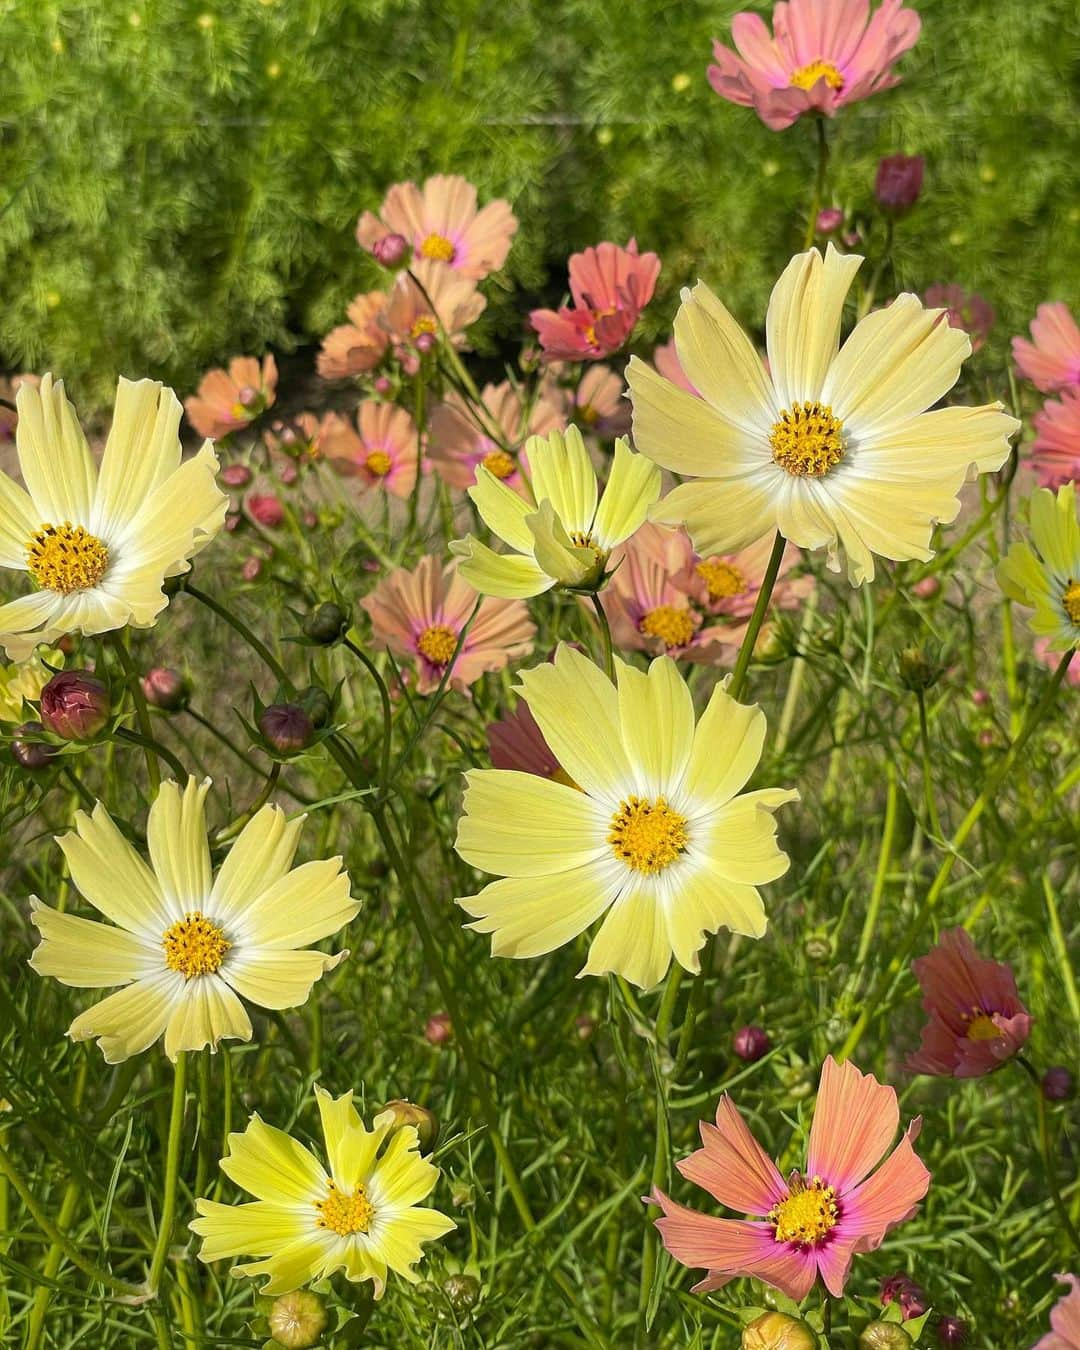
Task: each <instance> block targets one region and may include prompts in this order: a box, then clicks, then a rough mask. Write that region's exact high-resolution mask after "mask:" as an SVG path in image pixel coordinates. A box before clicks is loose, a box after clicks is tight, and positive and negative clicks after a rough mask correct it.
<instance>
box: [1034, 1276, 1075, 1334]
mask: <svg viewBox="0 0 1080 1350" xmlns="http://www.w3.org/2000/svg"><path fill="white" fill-rule="evenodd" d="M1057 1278H1058V1279H1059V1280H1061V1281H1063V1282H1064V1283H1065V1284H1067V1285H1068V1286H1069V1292H1068V1293H1067V1294H1063V1295H1062V1297H1061V1298H1059V1299H1058V1301H1057V1303H1056V1304H1055V1305H1054V1307H1053V1308H1052V1309H1051V1311H1050V1326H1051V1328H1052V1330H1051V1331H1048V1332H1047V1333H1046V1335H1045V1336H1043V1337H1041V1339H1040V1340H1038V1341H1037V1342H1036V1343H1035V1344H1034V1345H1033V1346H1032V1347H1031V1350H1080V1280H1078V1279H1077V1278H1076V1276H1075V1275H1058V1276H1057Z"/></svg>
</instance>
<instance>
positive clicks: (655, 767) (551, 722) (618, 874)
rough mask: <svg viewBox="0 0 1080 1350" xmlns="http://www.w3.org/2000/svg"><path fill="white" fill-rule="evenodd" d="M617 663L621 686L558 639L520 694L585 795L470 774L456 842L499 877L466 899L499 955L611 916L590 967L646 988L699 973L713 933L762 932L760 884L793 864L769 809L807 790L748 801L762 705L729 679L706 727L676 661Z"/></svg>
mask: <svg viewBox="0 0 1080 1350" xmlns="http://www.w3.org/2000/svg"><path fill="white" fill-rule="evenodd" d="M615 667H616V671H617V675H618V684H617V686H616V685H614V684H612V682H611V681H610V680H609V679H608V678H607V677H606V676H605V675H604V674H603V673H602V672H601V671H600V670H599V669H598V668H597V667H596V666H595V665H593V663H592V662H591V661H590V660H589V659H588V657H586V656H583V655H582V654H581V653H580V652H577V651H575V650H574V649H573V648H572V647H568V646H567V645H566V644H565V643H561V644H560V645H559V648H558V650H557V652H556V655H555V659H554V661H553V662H550V663H545V664H543V665H540V666H537V667H536V668H535V669H533V670H527V671H524V672H522V675H521V686H520V689H521V696H522V697H523V698H524V700H525V702H526V703H527V704H528V706H529V711H530V712H531V713H532V715H533V717H534V718H535V720H536V724H537V726H538V727H539V728H540V731H541V734H542V735H543V737H544V740H545V742H546V743H547V745H548V746H549V748H550V749H551V751H552V752H553V753H554V755H555V757H556V758H557V760H558V762H559V764H560V766H561V768H562V769H563V771H564V772H565V773H566V774H568V775H569V777H570V779H571V780H572V782H573V783H574V784H576V785H577V786H576V787H569V786H566V785H565V784H564V783H562V782H554V781H546V780H545V779H543V778H540V777H537V776H535V775H533V774H529V773H520V772H513V771H508V770H502V769H472V770H470V771H469V772H468V773H467V774H466V775H465V779H466V783H467V791H466V794H465V814H464V815H463V816H462V818H461V820H460V822H459V824H458V836H457V842H456V845H455V846H456V848H457V851H458V853H459V854H460V855H461V857H462V858H464V859H465V861H466V862H467V863H469V864H470V865H471V866H473V867H476V868H478V869H480V870H482V871H485V872H491V873H493V874H494V875H496V876H498V877H500V878H502V879H501V880H498V881H493V882H491V883H490V884H489V885H487V886H485V887H484V889H483V890H482V891H480V892H479V894H477V895H471V896H465V897H464V898H462V899H459V900H458V904H460V905H461V907H462V908H463V909H464V910H465V911H466V913H468V914H470V915H471V916H472V917H473V919H474V920H475V922H473V923H472V924H470V925H469V927H471V928H474V929H476V931H478V932H481V933H490V934H491V935H492V939H491V951H492V955H493V956H510V957H528V956H539V955H542V954H543V953H545V952H550V951H554V950H555V949H556V948H557V947H561V946H564V945H565V944H566V943H567V942H570V941H571V940H572V939H573V938H575V937H577V936H578V934H580V933H583V932H584V931H585V930H586V929H587V928H589V927H590V926H591V925H592V924H593V923H595V922H596V921H597V920H600V919H602V922H601V924H600V928H599V930H598V931H597V933H596V935H595V937H594V938H593V939H592V943H591V945H590V947H589V955H588V959H587V961H586V963H585V965H584V967H583V968H582V970H581V972H580V974H581V975H602V974H604V973H605V972H607V971H614V972H615V973H616V974H619V975H623V976H624V977H625V978H626V979H628V980H630V981H631V982H632V983H634V984H637V985H640V986H641V987H642V988H646V989H647V988H651V987H652V986H653V985H654V984H656V983H657V982H658V981H659V980H661V979H663V977H664V975H665V973H666V972H667V969H668V967H669V965H670V964H671V959H672V957H673V956H674V958H675V960H676V961H678V962H679V964H680V965H681V966H683V967H684V968H685V969H686V970H689V971H693V972H695V973H696V972H697V970H698V968H699V956H698V953H699V952H700V950H701V948H702V946H703V945H704V943H705V935H706V934H707V933H715V932H716V931H717V929H718V928H720V927H727V928H730V929H731V930H732V931H733V932H737V933H743V934H745V935H747V936H749V937H760V936H761V935H762V934H763V933H764V931H765V925H766V919H765V907H764V904H763V903H762V899H761V895H760V893H759V892H758V889H757V888H758V886H760V885H763V884H764V883H766V882H768V881H774V880H775V879H776V878H777V877H780V876H782V875H783V874H784V872H786V871H787V867H788V859H787V855H786V854H784V853H782V852H781V851H780V850H779V849H778V848H777V846H776V822H775V820H774V819H773V812H774V811H775V810H776V809H777V807H779V806H782V805H783V804H784V803H785V802H790V801H794V800H796V798H797V796H798V794H797V793H796V792H793V791H788V790H786V789H782V788H765V789H761V790H759V791H756V792H747V793H744V792H742V789H743V787H745V785H746V783H747V781H748V779H749V778H750V775H751V774H752V773H753V772H754V769H755V768H756V766H757V763H758V760H759V758H760V756H761V749H762V745H763V743H764V739H765V717H764V714H763V713H762V712H761V711H760V710H759V709H758V708H752V707H745V706H743V705H742V704H740V703H736V702H735V700H734V699H732V698H731V697H730V695H729V694H728V693H727V692H726V690H725V689H724V688H723V687H721V686H719V685H718V686H717V687H716V689H715V690H714V691H713V694H712V697H711V698H710V700H709V704H708V707H707V708H706V710H705V712H704V714H703V715H702V717H701V719H700V720H699V721H698V722H697V724H696V726H695V718H694V706H693V700H692V699H691V696H690V691H689V689H688V688H687V686H686V683H685V681H684V680H683V679H682V677H681V676H680V674H679V672H678V668H677V666H676V665H675V662H674V661H672V660H670V659H669V658H668V657H658V658H657V659H656V660H655V661H653V662H652V664H651V666H650V667H649V672H648V674H645V673H644V672H643V671H640V670H636V669H634V668H633V667H632V666H628V665H626V664H624V663H623V662H622V661H619V660H616V662H615Z"/></svg>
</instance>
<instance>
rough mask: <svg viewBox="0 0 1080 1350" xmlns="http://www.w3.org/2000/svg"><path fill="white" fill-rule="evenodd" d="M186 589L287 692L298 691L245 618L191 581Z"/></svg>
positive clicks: (283, 668)
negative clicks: (240, 639)
mask: <svg viewBox="0 0 1080 1350" xmlns="http://www.w3.org/2000/svg"><path fill="white" fill-rule="evenodd" d="M184 590H185V591H187V593H188V595H190V596H193V597H194V599H196V600H198V601H199V603H200V604H203V605H205V606H206V608H207V609H209V610H211V611H212V612H213V613H214V614H216V615H217V616H218V618H219V619H223V620H224V621H225V623H227V624H228V625H229V627H230V628H231V629H233V631H234V632H235V633H237V634H239V636H240V637H242V638H243V639H244V641H245V642H246V643H247V644H248V646H249V647H250V648H251V650H252V651H253V652H255V654H256V655H257V656H258V657H259V659H260V660H261V661H262V662H263V664H264V665H265V666H267V667H268V668H269V669H270V670H272V671H273V672H274V674H275V675H276V676H277V677H278V680H279V681H280V682H281V684H282V686H283V687H284V689H285V691H286V692H287V693H289V694H292V693H295V692H296V686H295V685H294V684H293V682H292V680H291V679H290V678H289V676H288V675H287V674H286V673H285V667H284V666H283V665H282V664H281V662H280V661H279V660H278V659H277V657H276V656H275V655H274V654H273V652H272V651H271V650H270V648H269V647H267V645H266V644H265V643H264V642H262V641H261V640H260V639H259V638H257V637H256V636H255V634H254V633H253V632H252V631H251V629H250V628H249V627H248V626H247V624H246V623H244V621H243V619H240V618H238V617H237V616H236V615H235V614H234V613H233V612H232V610H230V609H227V608H226V606H225V605H223V604H221V603H220V602H219V601H217V600H215V599H214V597H213V596H212V595H207V593H206V592H205V591H201V590H199V588H198V586H193V585H192V584H191V582H190V581H189V582H187V584H186V585H185V586H184Z"/></svg>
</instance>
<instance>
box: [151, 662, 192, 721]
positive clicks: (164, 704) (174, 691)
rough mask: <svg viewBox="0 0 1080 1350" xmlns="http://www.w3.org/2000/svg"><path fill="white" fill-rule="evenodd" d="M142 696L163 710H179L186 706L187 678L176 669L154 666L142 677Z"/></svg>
mask: <svg viewBox="0 0 1080 1350" xmlns="http://www.w3.org/2000/svg"><path fill="white" fill-rule="evenodd" d="M142 688H143V696H144V698H145V699H146V701H147V703H149V704H150V705H151V706H152V707H154V708H161V709H162V710H163V711H164V712H179V711H180V709H181V708H186V707H187V701H188V696H189V692H190V691H189V689H188V683H187V680H185V679H184V677H183V675H181V674H180V672H179V671H178V670H172V669H170V668H169V667H168V666H155V667H154V668H153V670H148V671H147V672H146V674H145V675H144V676H143V677H142Z"/></svg>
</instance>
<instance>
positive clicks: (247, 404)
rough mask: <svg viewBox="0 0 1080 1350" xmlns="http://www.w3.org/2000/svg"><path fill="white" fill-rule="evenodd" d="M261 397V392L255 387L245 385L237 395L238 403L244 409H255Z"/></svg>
mask: <svg viewBox="0 0 1080 1350" xmlns="http://www.w3.org/2000/svg"><path fill="white" fill-rule="evenodd" d="M260 397H261V396H260V394H259V391H258V390H257V389H256V388H255V387H254V385H250V384H245V385H244V387H243V388H242V389H241V390H240V392H239V393H238V394H237V396H236V401H237V403H239V404H240V406H241V407H242V408H254V406H255V404H256V403H258V401H259V398H260Z"/></svg>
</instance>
